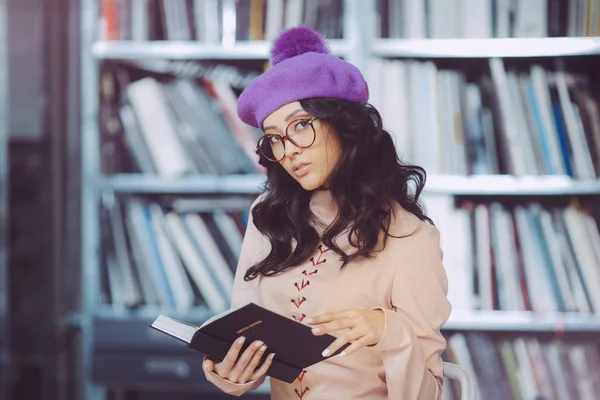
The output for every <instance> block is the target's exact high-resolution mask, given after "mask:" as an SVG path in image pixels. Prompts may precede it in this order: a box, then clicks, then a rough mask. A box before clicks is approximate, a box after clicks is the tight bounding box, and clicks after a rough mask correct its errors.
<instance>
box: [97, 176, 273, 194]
mask: <svg viewBox="0 0 600 400" xmlns="http://www.w3.org/2000/svg"><path fill="white" fill-rule="evenodd" d="M264 180H265V177H264V175H260V174H252V175H241V174H240V175H195V176H185V177H173V178H169V177H157V176H153V175H144V174H119V175H115V176H110V177H101V178H98V187H99V188H103V189H112V190H113V191H115V192H120V193H148V194H161V193H177V194H204V193H206V194H259V193H260V189H261V187H262V185H263V183H264Z"/></svg>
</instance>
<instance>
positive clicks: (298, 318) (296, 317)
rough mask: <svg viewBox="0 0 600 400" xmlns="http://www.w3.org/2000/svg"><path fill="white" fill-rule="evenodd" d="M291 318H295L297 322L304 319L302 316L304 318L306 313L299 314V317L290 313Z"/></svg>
mask: <svg viewBox="0 0 600 400" xmlns="http://www.w3.org/2000/svg"><path fill="white" fill-rule="evenodd" d="M292 318H294V320H296V321H298V322H302V321H304V318H306V314H300V316H299V317H298V316H295V315H292Z"/></svg>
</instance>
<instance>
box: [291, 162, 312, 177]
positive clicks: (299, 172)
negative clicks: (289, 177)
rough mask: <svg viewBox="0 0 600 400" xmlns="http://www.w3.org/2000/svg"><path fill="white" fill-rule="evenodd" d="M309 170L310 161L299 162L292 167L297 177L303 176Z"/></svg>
mask: <svg viewBox="0 0 600 400" xmlns="http://www.w3.org/2000/svg"><path fill="white" fill-rule="evenodd" d="M309 171H310V163H306V164H300V165H298V166H296V167H294V175H295V176H296V177H297V178H302V177H303V176H305V175H306V174H308V173H309Z"/></svg>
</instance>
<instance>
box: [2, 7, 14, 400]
mask: <svg viewBox="0 0 600 400" xmlns="http://www.w3.org/2000/svg"><path fill="white" fill-rule="evenodd" d="M7 14H8V6H7V3H6V0H0V330H1V332H0V398H8V396H9V394H8V393H9V373H10V371H11V370H12V368H11V364H10V362H11V357H10V334H9V327H10V324H9V305H8V299H9V294H8V289H9V287H10V286H9V284H8V277H9V273H8V255H7V254H8V237H7V236H8V165H9V164H8V135H9V119H8V116H9V115H10V113H9V110H8V108H9V102H8V90H9V79H8V68H9V67H8V26H7V24H8V16H7Z"/></svg>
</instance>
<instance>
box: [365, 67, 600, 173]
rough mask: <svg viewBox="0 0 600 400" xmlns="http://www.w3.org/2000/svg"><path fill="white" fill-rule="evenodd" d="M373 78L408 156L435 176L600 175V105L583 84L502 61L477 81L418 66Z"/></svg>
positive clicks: (378, 102) (378, 71)
mask: <svg viewBox="0 0 600 400" xmlns="http://www.w3.org/2000/svg"><path fill="white" fill-rule="evenodd" d="M371 72H372V74H371V75H370V88H371V100H370V101H371V102H372V103H373V104H374V105H375V106H377V107H378V109H380V111H381V113H382V115H383V121H384V126H385V127H387V128H388V129H389V130H390V131H391V132H392V133H393V134H394V135H395V137H396V144H397V147H398V151H399V154H400V155H401V157H402V158H403V159H405V160H406V161H410V162H414V163H416V164H419V165H422V166H424V167H425V168H426V170H427V171H428V172H429V173H439V174H497V173H503V174H511V175H516V176H523V175H546V174H548V175H556V174H558V175H569V176H572V177H574V178H576V179H584V180H585V179H595V178H596V177H597V176H600V106H599V103H598V100H597V99H596V98H595V96H594V93H593V91H592V89H590V84H589V81H588V79H587V78H586V77H585V76H583V75H579V74H573V73H569V72H564V71H551V70H548V69H546V68H544V67H542V66H541V65H539V64H537V63H534V64H532V65H531V66H529V67H528V68H527V69H526V70H523V69H518V70H514V69H512V68H509V66H507V65H506V62H505V61H504V60H501V59H497V58H493V59H489V60H488V66H487V68H486V69H485V72H484V73H481V74H480V75H478V76H476V77H473V76H467V75H466V74H465V72H463V71H458V70H451V69H445V68H440V67H438V66H437V65H436V64H435V63H433V62H431V61H415V60H373V61H372V70H371ZM409 99H410V100H409Z"/></svg>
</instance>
